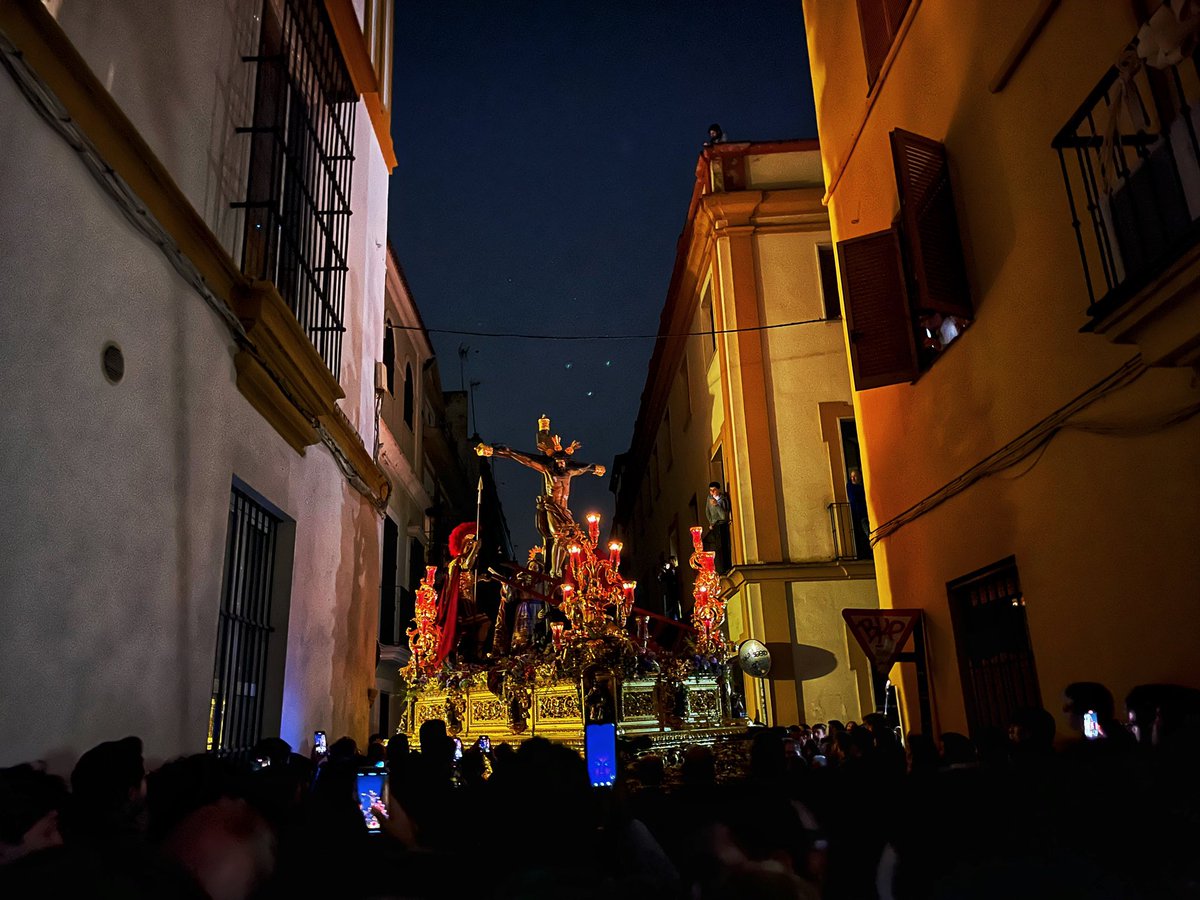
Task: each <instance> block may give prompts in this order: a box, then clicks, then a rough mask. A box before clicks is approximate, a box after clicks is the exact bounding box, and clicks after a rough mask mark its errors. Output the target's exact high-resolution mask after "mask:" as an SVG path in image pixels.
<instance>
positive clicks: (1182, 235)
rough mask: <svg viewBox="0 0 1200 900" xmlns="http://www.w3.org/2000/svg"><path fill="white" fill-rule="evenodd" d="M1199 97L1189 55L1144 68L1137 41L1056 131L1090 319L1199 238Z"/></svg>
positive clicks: (1136, 288)
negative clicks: (1176, 61)
mask: <svg viewBox="0 0 1200 900" xmlns="http://www.w3.org/2000/svg"><path fill="white" fill-rule="evenodd" d="M1198 100H1200V77H1198V72H1197V64H1196V59H1195V57H1191V58H1185V59H1184V60H1183V61H1182V62H1181V63H1180V64H1178V65H1175V66H1169V67H1166V68H1161V69H1159V68H1150V67H1148V66H1147V65H1146V64H1145V63H1144V62H1143V61H1142V60H1141V59H1140V58H1139V57H1138V55H1137V41H1136V40H1135V41H1134V43H1133V44H1130V45H1129V47H1127V48H1126V50H1125V52H1124V53H1123V54H1122V56H1121V58H1120V60H1119V61H1118V62H1117V64H1116V65H1114V66H1113V67H1112V68H1111V69H1109V70H1108V72H1106V73H1105V75H1104V77H1103V78H1102V79H1101V80H1100V83H1099V84H1097V85H1096V87H1095V88H1093V90H1092V92H1091V93H1090V94H1089V95H1088V96H1087V99H1085V100H1084V101H1083V103H1082V104H1081V105H1080V107H1079V109H1078V110H1076V112H1075V114H1074V115H1073V116H1071V118H1070V120H1069V121H1068V122H1067V123H1066V125H1064V126H1063V128H1062V130H1061V131H1059V133H1058V135H1057V136H1056V137H1055V138H1054V141H1053V143H1052V146H1053V147H1054V149H1055V150H1056V151H1057V152H1058V158H1059V163H1060V165H1061V167H1062V175H1063V182H1064V184H1065V186H1066V191H1067V202H1068V204H1069V206H1070V211H1071V225H1072V227H1073V228H1074V230H1075V238H1076V241H1077V243H1078V245H1079V255H1080V258H1081V259H1082V261H1083V272H1084V278H1085V280H1086V282H1087V290H1088V299H1089V301H1090V305H1089V308H1088V314H1089V315H1090V316H1092V317H1093V320H1096V319H1100V318H1103V317H1104V316H1106V315H1107V314H1108V313H1110V312H1112V311H1113V310H1114V309H1116V308H1118V307H1119V306H1121V305H1122V304H1123V303H1125V302H1126V301H1127V300H1129V299H1130V298H1131V297H1133V296H1135V295H1136V294H1137V293H1138V292H1139V291H1141V290H1142V289H1143V288H1144V287H1146V286H1147V284H1149V283H1150V282H1151V281H1152V280H1153V279H1154V278H1156V277H1157V276H1158V275H1160V274H1162V273H1163V272H1164V271H1165V270H1166V269H1167V268H1168V267H1170V265H1171V264H1172V263H1173V262H1175V261H1176V260H1177V259H1179V257H1180V256H1181V255H1183V253H1184V252H1185V251H1186V250H1188V249H1189V248H1190V247H1191V246H1192V245H1193V244H1195V243H1196V241H1197V239H1200V140H1198V139H1197V134H1198V133H1200V114H1198V113H1197V101H1198Z"/></svg>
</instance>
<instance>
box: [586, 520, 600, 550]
mask: <svg viewBox="0 0 1200 900" xmlns="http://www.w3.org/2000/svg"><path fill="white" fill-rule="evenodd" d="M587 523H588V539H589V540H590V541H591V542H592V546H593V547H594V546H596V542H597V541H598V540H600V513H588V514H587Z"/></svg>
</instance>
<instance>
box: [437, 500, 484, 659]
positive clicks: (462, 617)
mask: <svg viewBox="0 0 1200 900" xmlns="http://www.w3.org/2000/svg"><path fill="white" fill-rule="evenodd" d="M475 531H476V529H475V523H474V522H463V523H462V524H461V525H459V526H458V527H457V528H455V529H454V530H453V531H451V532H450V540H449V545H450V555H451V557H452V559H451V560H450V565H449V566H448V567H447V569H446V580H445V581H443V582H442V591H441V593H440V594H439V595H438V615H437V624H438V627H439V628H441V630H442V632H441V640H440V641H438V648H437V656H436V665H438V666H440V665H441V664H442V662H443V661H444V660H445V659H446V658H447V657H449V656H450V654H451V653H453V652H454V651H455V649H461V653H462V657H463V661H464V662H477V661H478V656H479V650H480V648H481V647H482V646H483V642H484V639H485V638H486V637H487V632H488V628H489V627H490V625H491V620H490V619H489V618H488V617H487V616H486V615H485V614H483V613H481V612H479V610H478V609H477V608H476V606H475V557H476V556H477V555H478V554H479V544H478V542H477V541H476V539H475ZM460 645H461V648H460Z"/></svg>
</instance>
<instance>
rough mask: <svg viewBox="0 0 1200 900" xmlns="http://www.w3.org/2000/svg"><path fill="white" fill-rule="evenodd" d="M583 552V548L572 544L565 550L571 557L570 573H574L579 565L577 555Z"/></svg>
mask: <svg viewBox="0 0 1200 900" xmlns="http://www.w3.org/2000/svg"><path fill="white" fill-rule="evenodd" d="M582 552H583V548H582V547H580V546H579V545H578V544H572V545H571V546H569V547H568V548H567V553H568V554H570V557H571V571H572V572H574V571H575V569H576V568H577V567H578V565H579V554H580V553H582Z"/></svg>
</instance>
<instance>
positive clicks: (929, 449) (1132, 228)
mask: <svg viewBox="0 0 1200 900" xmlns="http://www.w3.org/2000/svg"><path fill="white" fill-rule="evenodd" d="M1136 7H1137V4H1130V3H1084V2H1066V3H1047V2H1039V0H1021V2H1013V3H1003V4H997V3H988V2H983V0H963V2H956V3H943V2H933V0H926V2H920V0H912V2H889V3H885V2H883V0H879V2H869V0H860V2H859V3H857V4H852V3H825V2H821V0H805V2H804V13H805V22H806V31H807V40H808V47H809V55H810V60H811V66H812V73H813V86H814V93H815V98H816V111H817V121H818V130H819V133H820V135H821V154H822V161H823V166H824V180H825V185H826V190H825V196H824V198H823V199H824V202H825V203H826V205H827V208H828V211H829V220H830V228H831V231H832V236H833V240H834V242H835V245H836V247H837V250H838V264H839V279H840V286H841V296H842V302H843V309H844V315H845V318H844V322H845V335H846V336H845V341H846V351H847V355H848V358H849V361H850V368H851V373H852V378H853V379H854V382H855V387H856V391H855V393H854V410H855V418H856V420H857V424H858V429H859V438H860V442H861V447H862V455H863V462H864V474H865V480H866V490H867V497H868V506H869V509H870V514H871V515H870V518H871V523H872V525H873V528H874V531H873V540H875V541H876V547H875V560H876V564H877V566H878V570H879V584H880V601H881V605H883V606H886V607H896V608H917V609H920V610H922V611H923V618H924V627H925V632H926V638H927V665H928V669H929V674H930V682H931V693H932V710H933V721H932V722H931V723H928V724H927V725H926V726H925V728H926V729H927V730H929V731H931V732H932V733H935V734H936V733H940V732H945V731H960V732H967V731H971V732H973V733H978V732H979V731H980V730H981V729H985V728H989V727H1003V726H1004V725H1005V724H1006V723H1007V720H1008V718H1009V717H1010V716H1011V715H1012V714H1013V713H1014V712H1015V711H1016V710H1017V709H1019V708H1021V707H1025V706H1037V705H1042V706H1044V707H1045V708H1046V709H1048V710H1050V711H1051V712H1054V713H1055V714H1058V712H1059V710H1060V709H1061V707H1062V699H1061V695H1062V690H1063V688H1064V687H1065V686H1066V685H1067V684H1069V683H1071V682H1074V681H1099V682H1103V683H1104V684H1106V685H1107V686H1108V687H1109V688H1110V690H1112V692H1113V694H1114V695H1115V696H1116V698H1117V702H1118V708H1119V705H1120V700H1121V698H1123V697H1124V695H1125V694H1126V693H1127V692H1128V691H1129V689H1130V688H1132V687H1133V686H1135V685H1137V684H1144V683H1151V682H1176V683H1182V684H1187V685H1192V686H1196V685H1197V684H1200V664H1198V663H1197V655H1196V653H1195V649H1194V646H1193V644H1194V634H1195V631H1196V628H1195V626H1196V622H1197V618H1198V614H1197V607H1196V597H1197V594H1198V593H1200V554H1197V553H1196V551H1195V547H1194V544H1195V537H1194V535H1195V523H1196V519H1197V513H1198V512H1200V466H1197V464H1196V459H1197V451H1198V450H1200V420H1198V419H1196V418H1193V415H1194V413H1195V412H1197V411H1198V410H1200V407H1198V406H1197V403H1198V402H1200V391H1198V390H1197V377H1196V371H1195V369H1194V366H1195V365H1196V362H1197V359H1198V353H1197V346H1198V345H1200V302H1198V298H1197V291H1196V286H1197V279H1198V277H1200V268H1198V267H1197V258H1198V254H1197V247H1196V241H1195V237H1196V233H1197V232H1196V227H1195V225H1196V221H1197V219H1200V202H1198V201H1200V190H1198V189H1197V188H1198V186H1200V165H1198V162H1197V161H1198V160H1200V143H1198V142H1197V140H1196V137H1195V134H1196V128H1195V116H1194V113H1193V110H1194V108H1195V100H1196V98H1197V97H1198V96H1200V90H1198V89H1197V78H1196V69H1195V66H1194V64H1193V62H1192V61H1191V60H1190V59H1188V58H1186V57H1184V60H1183V64H1182V65H1178V66H1176V65H1174V64H1173V60H1174V59H1177V58H1178V57H1179V55H1180V54H1179V53H1178V52H1176V54H1175V56H1172V51H1173V49H1174V50H1175V51H1178V50H1179V48H1172V47H1170V46H1169V45H1168V44H1169V41H1167V42H1166V43H1164V40H1165V39H1164V38H1163V35H1164V34H1165V33H1166V31H1169V29H1163V28H1162V27H1161V26H1162V25H1163V23H1162V22H1161V21H1160V22H1159V23H1158V25H1154V24H1151V25H1148V26H1147V25H1146V23H1144V22H1141V21H1139V19H1138V16H1137V15H1136V14H1135V8H1136ZM1131 41H1134V44H1132V45H1131V44H1130V42H1131ZM1127 46H1130V47H1131V49H1130V50H1129V51H1127V52H1125V53H1124V54H1123V49H1124V48H1126V47H1127ZM1143 57H1144V58H1143ZM1118 60H1121V63H1122V64H1121V66H1120V67H1118V66H1117V63H1118ZM912 669H913V667H912V666H904V665H902V666H900V667H899V668H898V669H896V670H894V672H893V677H898V676H897V674H896V673H900V672H902V673H903V679H902V681H903V685H904V688H905V690H904V691H903V694H904V708H905V710H906V712H907V713H908V715H907V716H906V719H907V721H906V725H907V726H909V727H910V728H913V729H916V728H918V727H920V725H919V723H918V721H917V719H918V716H917V702H916V697H915V694H916V685H915V681H914V679H913V677H912V671H911V670H912Z"/></svg>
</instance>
